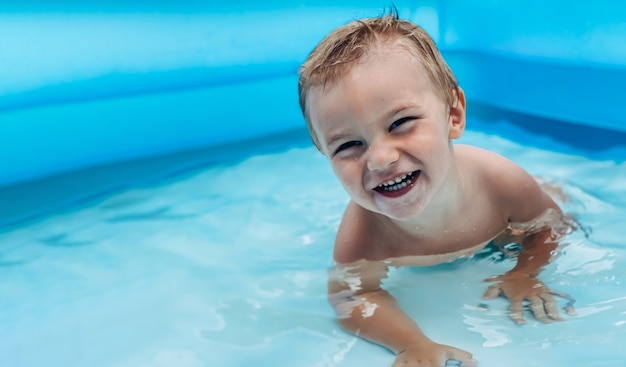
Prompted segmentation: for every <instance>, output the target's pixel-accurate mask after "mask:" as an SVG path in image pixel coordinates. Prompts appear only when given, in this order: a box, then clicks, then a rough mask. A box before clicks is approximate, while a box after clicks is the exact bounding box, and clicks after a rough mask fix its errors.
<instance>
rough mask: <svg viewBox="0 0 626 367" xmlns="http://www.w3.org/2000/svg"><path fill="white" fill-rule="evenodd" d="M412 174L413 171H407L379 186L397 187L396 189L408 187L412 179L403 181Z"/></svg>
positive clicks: (385, 187)
mask: <svg viewBox="0 0 626 367" xmlns="http://www.w3.org/2000/svg"><path fill="white" fill-rule="evenodd" d="M410 175H411V173H406V174H404V175H402V176H400V177H397V178H395V179H393V180H389V181H387V182H383V183H382V184H380V185H378V187H380V188H384V189H395V190H397V189H400V188H402V187H406V186H407V185H410V184H411V181H410V180H409V181H408V182H403V181H404V180H406V179H407V178H408V177H409V176H410Z"/></svg>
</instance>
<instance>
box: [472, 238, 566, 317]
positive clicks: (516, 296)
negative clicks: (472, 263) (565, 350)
mask: <svg viewBox="0 0 626 367" xmlns="http://www.w3.org/2000/svg"><path fill="white" fill-rule="evenodd" d="M557 247H558V240H557V239H555V238H554V237H553V235H552V231H551V230H549V229H548V230H544V231H542V232H540V233H537V234H534V235H531V236H528V237H526V238H525V239H524V240H523V241H522V248H523V249H522V251H521V252H520V254H519V255H518V258H517V264H516V265H515V266H514V267H513V269H511V270H510V271H508V272H506V273H505V274H503V275H500V276H497V277H493V278H489V279H486V281H499V283H496V284H494V285H492V286H490V287H489V288H488V289H487V292H486V293H485V295H484V298H486V299H492V298H496V297H498V296H499V295H503V296H505V297H506V298H508V299H509V301H511V308H510V312H509V315H510V317H511V319H513V321H514V322H515V323H517V324H524V323H526V321H525V320H524V315H523V314H524V304H523V303H524V301H528V302H529V303H530V310H531V311H532V313H533V314H534V316H535V318H536V319H537V320H539V321H541V322H544V323H550V322H554V321H562V320H563V318H561V315H560V314H559V310H558V308H557V302H556V300H555V298H554V296H553V295H559V296H561V297H564V298H568V299H570V301H573V299H572V298H571V297H570V296H568V295H566V294H563V293H560V292H557V291H554V290H552V289H550V288H548V287H546V286H545V284H544V283H543V282H541V281H540V280H538V279H537V276H538V275H539V273H541V271H542V270H543V268H544V267H545V266H546V265H547V264H548V263H550V261H551V260H552V259H553V258H554V257H555V255H556V253H555V252H556V251H557ZM572 304H573V302H570V305H569V306H568V308H566V311H567V312H568V313H572V312H573V307H571V306H572Z"/></svg>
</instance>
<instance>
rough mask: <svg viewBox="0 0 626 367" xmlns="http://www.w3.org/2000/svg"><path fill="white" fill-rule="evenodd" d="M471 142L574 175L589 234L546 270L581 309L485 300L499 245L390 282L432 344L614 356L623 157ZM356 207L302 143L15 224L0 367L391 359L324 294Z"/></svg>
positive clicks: (6, 255)
mask: <svg viewBox="0 0 626 367" xmlns="http://www.w3.org/2000/svg"><path fill="white" fill-rule="evenodd" d="M465 139H466V142H468V140H469V142H468V143H470V144H473V145H477V146H485V147H488V148H490V149H491V150H495V151H497V152H499V153H502V154H504V155H505V156H507V157H509V158H511V159H513V160H515V161H517V162H520V163H521V164H522V165H523V166H525V168H527V169H528V170H529V171H530V172H531V173H533V174H534V175H537V176H542V177H548V178H550V179H552V180H553V181H556V182H557V183H559V184H560V185H561V186H563V188H564V192H565V194H567V196H568V197H569V198H570V200H568V201H567V203H566V204H565V206H566V210H567V211H569V212H571V213H573V214H574V215H575V216H576V218H577V219H578V220H579V222H580V223H582V224H583V225H584V226H585V227H588V228H589V229H590V231H588V233H587V234H585V233H583V232H582V231H576V232H574V233H572V234H570V235H569V236H568V246H567V247H565V248H564V249H563V251H562V254H561V256H560V258H559V259H558V260H557V261H556V262H554V263H552V264H550V265H549V266H548V267H547V268H546V270H545V271H544V272H543V273H542V274H541V279H542V280H543V281H544V282H545V283H547V284H548V285H550V286H553V287H555V288H557V289H559V290H562V291H564V292H567V293H569V294H571V295H572V296H574V297H575V298H576V300H577V302H576V307H577V311H578V314H579V315H578V316H575V317H572V316H565V318H566V321H565V322H560V323H553V324H550V325H543V324H539V323H536V322H534V321H532V319H531V318H530V317H529V318H528V320H529V323H528V324H527V325H524V326H517V325H515V324H513V323H512V322H511V321H510V320H509V319H508V307H509V303H508V302H507V301H506V300H504V299H495V300H490V301H485V300H483V299H482V295H483V292H484V290H485V288H486V287H487V285H488V283H484V281H483V280H484V279H485V278H487V277H490V276H493V275H498V274H502V273H503V272H506V271H507V270H508V269H510V268H511V267H512V266H513V265H514V264H515V261H514V260H513V259H511V258H510V257H509V256H508V255H509V254H505V253H502V252H500V251H498V250H497V249H494V248H488V249H486V250H485V251H480V252H478V253H477V254H476V255H475V256H474V257H472V258H465V259H461V260H455V261H453V262H450V263H446V264H441V265H437V266H426V267H403V268H394V267H390V268H389V270H388V273H386V275H387V277H386V278H384V279H383V287H384V288H385V289H386V290H387V291H389V292H390V294H392V295H393V296H394V297H395V298H396V299H397V300H398V302H399V304H400V306H401V307H402V309H404V310H406V312H407V313H408V314H409V316H411V317H412V318H414V319H415V320H417V321H418V323H419V324H420V326H421V327H422V328H423V329H424V330H425V332H427V333H428V335H430V336H431V337H432V338H433V339H435V340H437V341H446V342H447V343H449V344H452V345H455V346H458V347H460V348H463V349H466V350H471V351H472V352H474V353H475V355H476V357H477V358H478V359H479V360H480V361H481V365H484V366H497V365H499V364H501V363H502V361H506V364H507V366H508V367H529V366H539V367H545V366H550V367H565V366H571V365H581V366H584V365H585V363H586V364H587V365H590V366H592V365H593V363H596V364H597V365H603V363H604V365H610V364H608V363H609V362H611V361H612V362H613V363H614V364H613V365H617V366H619V363H622V362H619V361H624V360H626V352H624V351H626V346H625V345H624V341H625V340H626V300H625V299H624V281H625V280H626V264H625V261H626V248H625V247H624V240H623V218H625V217H626V205H624V204H626V197H625V193H624V190H623V187H625V186H624V185H625V182H624V177H626V164H624V163H615V162H608V161H592V160H588V159H585V158H583V157H578V156H574V155H562V154H558V153H552V152H547V151H541V150H537V149H534V148H528V147H522V146H519V145H516V144H513V143H511V142H508V141H504V140H502V139H500V138H498V137H494V136H488V135H484V134H479V133H472V132H468V134H467V135H466V137H465ZM561 177H567V180H560V179H559V178H561ZM555 178H556V180H555ZM346 202H347V196H346V195H345V193H344V192H343V190H342V188H341V187H340V185H339V184H338V183H337V182H336V179H335V177H334V176H333V174H332V172H331V171H330V168H329V167H328V164H327V162H326V161H325V160H324V158H323V157H322V156H321V155H320V154H319V152H317V151H316V150H315V148H306V149H293V150H289V151H285V152H280V153H276V154H267V155H259V156H256V157H253V158H251V159H247V160H244V161H241V162H239V163H235V164H232V165H229V166H223V167H208V168H205V169H202V170H199V171H196V172H190V173H189V174H188V175H186V176H184V177H180V178H179V179H177V180H170V181H168V182H163V183H161V184H158V185H149V186H145V187H134V188H132V189H129V190H128V191H124V192H119V193H112V194H111V195H110V196H109V197H107V198H104V199H103V200H102V201H101V202H96V203H93V204H90V205H82V204H81V205H82V206H81V207H77V208H74V209H72V210H67V211H64V212H62V213H57V214H55V215H51V216H49V217H47V218H43V219H42V220H40V221H37V222H33V223H30V224H25V225H23V226H21V227H18V228H14V229H12V230H10V231H4V232H2V233H0V277H1V278H2V282H0V325H2V327H1V328H0V340H2V343H0V365H1V366H47V365H55V366H67V367H73V366H115V367H126V366H128V367H130V366H133V367H135V366H165V365H168V363H169V365H177V366H183V367H187V366H194V367H195V366H247V365H259V366H262V365H267V366H270V365H271V366H277V367H279V366H285V367H287V366H289V367H291V366H294V365H297V366H303V367H314V366H315V367H317V366H336V367H356V366H359V367H361V366H366V365H368V366H370V365H371V366H386V365H390V364H391V361H392V360H393V355H391V353H389V352H387V351H386V350H384V349H382V348H379V347H377V346H374V345H372V344H370V343H365V342H363V341H362V340H360V339H356V338H355V337H354V336H352V335H349V334H347V333H345V332H343V331H342V330H341V329H340V328H339V326H338V325H337V323H336V322H335V314H334V310H333V309H332V307H331V306H330V305H329V303H328V299H327V289H326V287H327V280H328V268H329V267H330V266H331V264H332V263H331V257H332V242H333V238H334V234H335V231H336V229H337V226H338V224H339V220H340V218H341V215H342V212H343V209H344V207H345V205H346ZM510 250H512V251H514V250H515V249H510ZM384 270H385V271H387V270H386V269H384ZM353 284H354V287H355V289H356V287H358V286H359V285H358V282H357V281H356V280H354V281H353ZM559 302H560V303H559V307H561V308H562V307H564V306H565V304H566V300H559ZM485 305H487V307H485ZM370 310H371V309H370ZM374 312H376V310H375V309H374ZM174 361H178V362H180V363H174ZM615 361H618V362H619V363H618V362H615ZM605 362H606V363H605ZM616 363H617V364H616Z"/></svg>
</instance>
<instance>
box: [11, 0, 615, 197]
mask: <svg viewBox="0 0 626 367" xmlns="http://www.w3.org/2000/svg"><path fill="white" fill-rule="evenodd" d="M357 4H358V5H357ZM366 4H367V5H366V6H363V5H362V4H360V3H359V2H354V1H352V2H351V1H339V2H337V1H333V2H330V1H321V2H317V1H316V2H313V1H311V2H299V3H295V4H294V3H293V2H287V1H274V2H264V3H262V4H261V3H257V2H254V1H239V2H236V3H235V4H231V5H228V4H225V3H224V2H215V1H204V2H195V1H182V2H176V4H175V5H174V3H171V4H170V3H168V2H150V3H145V2H140V1H132V2H124V3H123V4H122V3H119V4H117V3H112V4H109V3H106V2H97V1H90V2H86V3H83V4H80V5H78V4H75V3H73V2H69V1H66V2H54V3H47V2H43V1H41V2H37V1H26V2H19V3H16V4H14V5H7V4H3V5H2V6H1V8H0V33H1V34H4V35H10V36H9V37H3V42H2V43H1V44H0V79H1V80H2V83H0V161H2V167H0V186H6V185H14V184H17V183H20V182H24V181H31V180H36V179H38V178H41V177H46V176H50V175H54V174H58V173H61V172H67V171H72V170H76V169H80V168H84V167H89V166H94V165H102V164H106V163H110V162H118V161H124V160H129V159H134V158H140V157H147V156H155V155H163V154H167V153H172V152H179V151H184V150H189V149H194V148H199V147H206V146H211V145H216V144H223V143H228V142H234V141H241V140H245V139H250V138H254V137H262V136H267V135H272V134H276V133H279V132H284V131H288V130H292V129H298V128H301V127H302V126H303V122H302V119H301V116H300V112H299V110H298V105H297V97H296V93H295V89H296V70H297V68H298V66H299V64H300V63H301V62H302V61H303V59H304V58H305V57H306V55H307V53H308V52H309V51H310V50H311V48H312V47H313V46H314V45H315V43H316V42H317V41H319V40H320V39H321V38H322V37H323V36H324V34H326V33H327V32H328V31H329V30H330V29H332V28H333V27H335V26H337V25H339V24H343V23H345V22H347V21H349V20H351V19H353V18H357V17H362V16H372V15H377V14H380V13H381V12H382V8H383V7H384V6H385V5H387V4H386V3H380V2H368V3H366ZM395 5H396V7H397V8H398V10H399V13H400V15H401V16H402V17H404V18H408V19H411V20H413V21H415V22H417V23H420V24H421V25H423V26H424V27H425V28H426V29H427V30H428V31H429V32H430V33H431V34H432V35H433V37H434V38H435V39H436V41H437V42H438V44H439V46H440V47H441V49H442V50H443V51H444V54H445V56H446V57H447V59H448V61H449V63H450V64H451V66H452V68H453V69H454V70H455V72H456V73H457V74H458V77H459V79H460V82H461V85H462V86H463V87H464V88H465V90H466V92H467V95H468V98H469V100H470V102H475V103H480V104H481V105H487V106H491V107H498V108H500V109H504V110H507V111H513V112H517V113H523V114H529V115H534V116H539V117H545V118H550V119H556V120H559V121H566V122H569V123H572V124H582V125H588V126H593V127H598V128H602V129H608V130H614V131H616V132H621V133H624V132H626V124H623V117H622V115H623V114H622V113H621V112H622V111H621V109H622V105H623V103H624V93H623V92H622V88H623V86H624V85H626V48H625V47H623V45H624V44H626V23H624V20H623V19H624V18H623V14H624V10H625V9H624V5H623V3H622V2H619V1H617V0H613V1H605V2H601V3H598V4H577V5H576V6H572V5H571V4H568V5H567V8H568V12H567V14H562V12H561V7H562V6H563V4H562V2H560V1H556V2H548V3H546V2H543V1H537V0H534V1H506V2H504V1H502V2H490V3H489V4H487V3H485V2H481V1H432V0H431V1H421V2H419V6H418V3H415V2H412V1H397V2H395ZM470 106H471V105H470ZM234 126H236V128H233V127H234ZM622 136H623V135H622Z"/></svg>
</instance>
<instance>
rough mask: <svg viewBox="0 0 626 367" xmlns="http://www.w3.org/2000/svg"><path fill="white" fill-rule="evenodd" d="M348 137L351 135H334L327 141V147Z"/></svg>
mask: <svg viewBox="0 0 626 367" xmlns="http://www.w3.org/2000/svg"><path fill="white" fill-rule="evenodd" d="M348 136H349V134H348V133H345V132H338V133H333V134H331V135H330V136H329V137H328V138H327V139H326V146H330V145H332V144H333V143H334V142H336V141H337V140H341V139H345V138H347V137H348Z"/></svg>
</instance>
